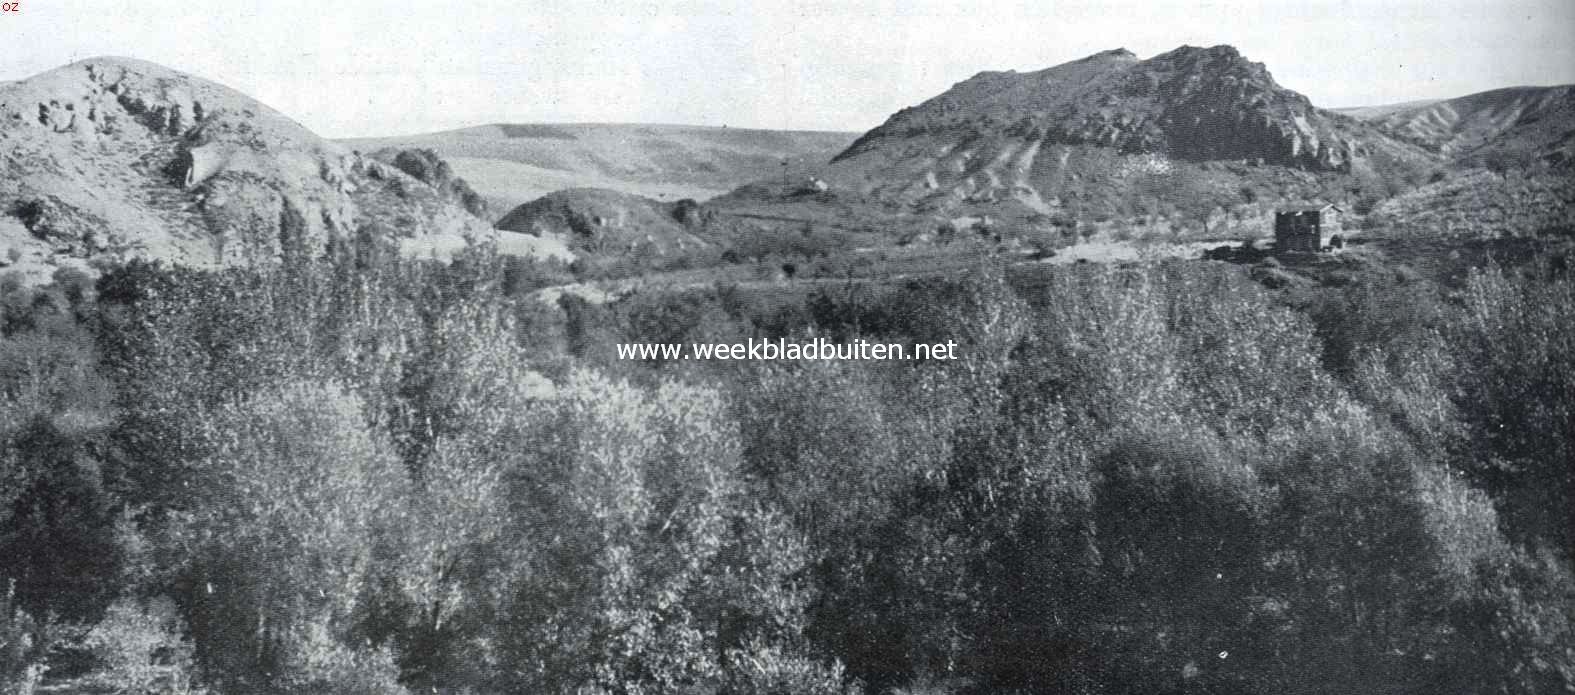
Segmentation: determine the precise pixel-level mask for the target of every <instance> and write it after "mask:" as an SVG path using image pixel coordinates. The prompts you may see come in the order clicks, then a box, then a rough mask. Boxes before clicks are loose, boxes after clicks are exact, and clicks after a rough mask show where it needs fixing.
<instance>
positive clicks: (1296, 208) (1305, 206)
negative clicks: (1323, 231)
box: [1279, 203, 1344, 212]
mask: <svg viewBox="0 0 1575 695" xmlns="http://www.w3.org/2000/svg"><path fill="white" fill-rule="evenodd" d="M1329 208H1334V209H1335V210H1340V206H1338V205H1335V204H1334V203H1302V204H1299V205H1282V206H1280V210H1279V211H1280V212H1322V211H1324V210H1327V209H1329ZM1340 211H1341V212H1344V210H1340Z"/></svg>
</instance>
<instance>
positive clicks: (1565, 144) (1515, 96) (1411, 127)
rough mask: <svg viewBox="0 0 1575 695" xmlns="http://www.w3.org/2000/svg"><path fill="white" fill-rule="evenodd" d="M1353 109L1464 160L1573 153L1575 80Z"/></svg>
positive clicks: (1559, 157)
mask: <svg viewBox="0 0 1575 695" xmlns="http://www.w3.org/2000/svg"><path fill="white" fill-rule="evenodd" d="M1349 113H1351V115H1353V116H1355V117H1357V118H1366V119H1369V120H1371V122H1372V123H1373V124H1374V125H1376V126H1378V127H1379V128H1382V129H1384V130H1385V131H1387V132H1389V133H1392V134H1394V135H1395V136H1397V137H1403V138H1406V139H1409V140H1411V141H1413V142H1416V143H1418V144H1420V145H1422V146H1424V147H1427V148H1429V149H1432V150H1435V151H1437V152H1439V153H1440V154H1443V155H1445V156H1448V157H1450V158H1452V159H1455V160H1457V161H1460V162H1465V163H1484V162H1491V160H1493V159H1494V158H1500V159H1502V158H1506V157H1507V158H1511V159H1520V160H1524V161H1523V162H1522V163H1529V162H1530V161H1534V160H1543V161H1546V162H1548V163H1551V164H1555V165H1558V164H1564V163H1567V162H1569V160H1570V159H1571V155H1572V154H1575V145H1572V142H1575V85H1563V86H1559V87H1509V88H1506V89H1495V90H1492V91H1487V92H1480V93H1477V94H1470V95H1467V96H1463V97H1458V98H1455V99H1445V100H1442V101H1434V102H1422V103H1416V104H1397V105H1395V106H1391V107H1370V108H1366V109H1351V110H1349Z"/></svg>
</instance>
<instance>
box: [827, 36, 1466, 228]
mask: <svg viewBox="0 0 1575 695" xmlns="http://www.w3.org/2000/svg"><path fill="white" fill-rule="evenodd" d="M1436 160H1437V156H1436V155H1435V154H1433V153H1431V152H1428V151H1426V150H1424V149H1422V148H1420V147H1417V146H1416V145H1414V144H1411V143H1407V142H1403V141H1401V140H1398V139H1396V138H1393V137H1390V136H1388V135H1386V134H1384V133H1382V132H1380V131H1379V130H1378V129H1377V128H1375V127H1373V126H1371V125H1368V124H1366V123H1363V122H1361V121H1359V120H1357V119H1355V118H1352V117H1349V116H1345V115H1341V114H1338V113H1334V112H1331V111H1326V110H1323V109H1319V108H1317V107H1314V106H1313V105H1312V104H1311V103H1310V102H1309V101H1308V100H1307V98H1306V97H1304V96H1302V95H1301V94H1298V93H1296V92H1293V91H1291V90H1288V89H1285V88H1283V87H1281V86H1280V85H1279V84H1277V83H1276V82H1275V81H1274V79H1273V77H1272V76H1271V75H1270V74H1269V72H1268V70H1266V69H1265V68H1264V66H1263V65H1262V64H1260V63H1254V62H1251V61H1249V60H1247V59H1246V58H1244V57H1243V56H1242V55H1241V54H1240V53H1239V52H1237V51H1236V50H1235V49H1234V48H1231V47H1229V46H1215V47H1213V48H1196V47H1191V46H1183V47H1181V48H1178V49H1176V50H1174V51H1170V52H1168V53H1165V54H1162V55H1159V56H1156V57H1154V58H1150V59H1148V60H1140V59H1138V58H1137V57H1136V56H1134V55H1133V54H1132V53H1130V52H1128V51H1125V50H1115V51H1107V52H1104V53H1100V54H1096V55H1093V56H1089V57H1087V58H1084V59H1081V60H1077V61H1073V62H1070V63H1066V64H1063V65H1059V66H1056V67H1052V68H1049V69H1046V70H1041V71H1037V72H1031V73H1016V72H985V73H980V74H979V75H976V76H974V77H973V78H970V79H968V80H966V81H964V82H961V83H959V84H957V85H956V86H954V87H953V88H952V89H950V90H948V91H947V92H945V93H943V94H941V95H939V96H937V97H934V98H932V99H930V100H928V101H926V102H924V103H923V104H920V105H919V106H916V107H912V108H907V109H903V110H902V111H899V112H897V113H896V114H895V115H893V116H892V117H891V118H890V119H888V120H887V121H886V123H885V124H883V125H881V126H880V127H878V128H876V129H874V130H872V131H870V132H869V133H866V134H865V135H864V136H863V137H861V138H859V140H858V141H857V142H855V143H854V144H853V145H852V146H851V147H849V148H848V149H847V150H846V151H844V152H843V153H841V154H840V155H838V156H837V158H836V160H835V163H834V165H833V166H832V167H831V168H830V170H829V171H828V172H827V178H828V179H830V180H831V181H832V182H833V183H834V184H835V185H836V186H838V187H843V188H847V189H850V190H856V191H859V192H862V193H868V194H872V195H874V196H875V197H877V198H879V199H881V200H884V201H889V202H894V203H899V204H906V205H910V206H914V207H915V208H917V209H920V210H934V211H939V212H947V213H949V214H952V215H956V214H959V213H960V212H962V213H968V214H994V215H997V216H998V217H1000V218H1002V219H1004V220H1020V221H1024V222H1027V223H1033V222H1034V220H1039V221H1041V222H1042V221H1043V220H1046V219H1053V218H1055V217H1057V216H1068V217H1072V218H1077V219H1094V220H1098V219H1111V218H1123V217H1137V216H1150V215H1159V216H1162V217H1170V218H1176V217H1180V218H1185V219H1196V220H1202V219H1205V218H1207V217H1208V216H1209V215H1211V214H1215V213H1216V212H1217V211H1218V210H1221V209H1224V210H1229V209H1231V208H1233V207H1235V206H1240V205H1243V204H1250V203H1254V202H1255V201H1259V200H1293V199H1302V198H1323V199H1335V200H1343V199H1345V198H1346V197H1349V196H1356V195H1367V196H1376V195H1379V191H1380V190H1382V189H1383V188H1384V187H1385V184H1384V181H1385V180H1389V179H1402V178H1407V177H1411V178H1415V177H1417V176H1419V175H1420V172H1422V171H1423V170H1425V169H1427V168H1428V167H1430V166H1432V165H1433V164H1434V163H1435V162H1436Z"/></svg>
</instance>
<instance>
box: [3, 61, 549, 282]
mask: <svg viewBox="0 0 1575 695" xmlns="http://www.w3.org/2000/svg"><path fill="white" fill-rule="evenodd" d="M0 171H3V175H0V265H6V266H9V268H10V270H11V271H12V274H13V275H20V276H22V277H24V278H25V279H28V280H30V281H36V280H38V279H39V278H41V277H45V276H47V275H48V274H49V273H51V272H53V269H54V268H56V267H59V266H79V267H86V266H88V265H89V263H90V262H91V261H95V260H105V261H110V262H113V261H117V260H124V259H127V258H131V257H145V258H152V259H164V260H167V261H170V262H174V263H180V264H186V265H191V266H198V267H214V266H221V265H227V264H240V263H253V262H259V261H268V260H272V259H276V258H278V257H279V254H280V252H281V248H283V247H286V246H289V245H297V246H298V247H299V248H302V249H304V250H306V251H307V252H311V253H322V252H325V251H326V250H327V249H328V247H329V246H330V244H332V243H335V242H346V241H350V240H357V241H359V242H363V243H364V242H366V241H372V242H375V243H384V244H390V245H398V246H400V247H401V248H402V249H404V250H405V251H407V252H409V253H420V254H428V253H435V254H441V253H445V252H447V251H449V250H452V249H453V248H456V247H458V246H460V245H462V244H464V243H465V241H466V240H467V239H487V238H497V236H498V234H497V233H496V232H494V231H493V230H492V229H491V228H490V226H489V225H488V224H486V222H485V221H484V220H482V219H479V218H477V217H476V216H475V215H472V214H470V213H469V212H467V211H466V210H465V209H464V208H462V207H461V206H460V205H457V204H455V202H453V200H452V199H451V197H450V196H446V195H444V194H443V193H440V192H439V191H438V190H436V189H434V188H433V187H432V186H430V185H428V184H426V183H423V182H421V181H419V180H417V179H415V178H412V177H411V176H409V175H407V174H405V173H404V172H402V171H400V170H399V169H398V168H396V167H393V166H390V165H387V164H384V163H382V162H378V161H376V160H373V159H370V158H363V157H359V156H357V155H355V154H353V153H352V152H351V151H350V150H349V149H347V148H344V147H341V146H339V145H336V144H334V143H331V142H327V141H325V140H323V139H321V138H319V137H317V136H316V135H314V134H312V133H311V132H309V131H308V130H306V129H305V128H303V127H302V126H300V125H299V124H297V123H296V122H294V121H292V120H290V119H289V118H287V117H285V116H284V115H282V114H280V113H278V112H276V111H274V110H273V109H270V108H269V107H267V106H264V105H263V104H260V103H258V102H257V101H255V100H253V99H251V98H249V97H247V96H245V95H243V94H240V93H238V92H235V91H233V90H230V89H228V88H226V87H223V86H221V85H218V84H215V83H213V82H209V81H207V80H203V79H200V78H197V77H193V76H190V75H185V74H182V73H179V72H176V71H174V70H170V69H167V68H164V67H161V66H158V65H153V64H150V63H146V62H141V61H136V60H131V59H122V58H95V59H90V60H85V61H81V62H77V63H73V64H71V65H68V66H65V67H63V68H59V69H56V70H53V71H50V72H47V73H44V74H41V75H37V76H35V77H32V78H29V79H26V80H22V81H18V82H13V83H10V84H6V85H3V86H0ZM505 242H506V243H504V244H503V245H502V246H504V247H505V248H507V249H509V250H511V251H514V252H518V253H558V254H561V253H563V252H564V250H563V249H562V248H553V247H551V246H550V245H546V244H543V243H542V242H540V241H539V240H536V239H533V238H524V237H519V238H509V239H506V240H505Z"/></svg>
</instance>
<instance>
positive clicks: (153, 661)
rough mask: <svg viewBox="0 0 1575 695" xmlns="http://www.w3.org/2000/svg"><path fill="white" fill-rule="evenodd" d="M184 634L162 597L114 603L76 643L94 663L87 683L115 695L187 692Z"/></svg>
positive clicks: (187, 660) (172, 608) (189, 673)
mask: <svg viewBox="0 0 1575 695" xmlns="http://www.w3.org/2000/svg"><path fill="white" fill-rule="evenodd" d="M183 631H184V623H183V621H182V620H181V619H180V616H179V615H178V614H177V613H176V611H175V604H174V603H173V602H171V601H170V600H169V599H167V598H163V597H159V598H156V599H153V600H151V601H148V602H147V603H140V602H138V601H135V600H132V599H128V598H122V599H119V600H117V601H115V602H114V603H112V604H110V606H109V610H108V611H107V612H106V613H105V614H104V619H103V620H100V621H99V622H98V624H96V625H94V626H93V628H92V629H90V630H88V632H87V634H86V635H84V636H83V637H82V639H81V640H80V642H79V646H80V647H81V648H82V649H84V650H86V651H87V652H88V653H89V655H91V657H92V659H93V662H94V670H93V672H92V674H91V675H90V676H89V678H88V679H87V680H88V681H89V682H91V683H93V684H94V685H95V686H97V687H101V688H107V689H109V690H110V691H112V692H116V693H155V692H157V693H186V692H190V691H191V685H192V683H191V676H192V662H191V658H192V647H191V643H190V642H189V641H187V640H186V639H185V637H184V636H183V635H182V632H183Z"/></svg>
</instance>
